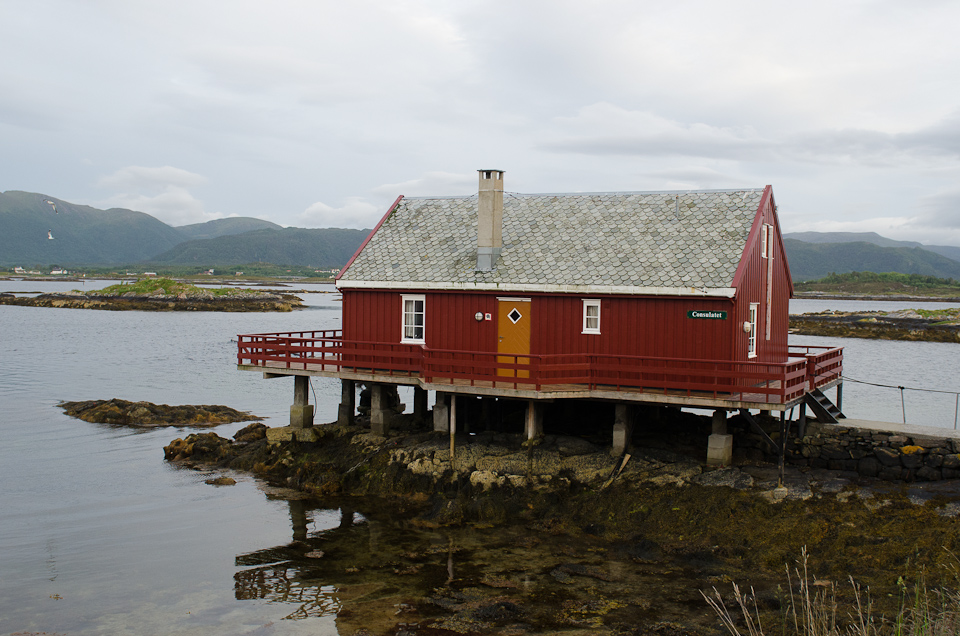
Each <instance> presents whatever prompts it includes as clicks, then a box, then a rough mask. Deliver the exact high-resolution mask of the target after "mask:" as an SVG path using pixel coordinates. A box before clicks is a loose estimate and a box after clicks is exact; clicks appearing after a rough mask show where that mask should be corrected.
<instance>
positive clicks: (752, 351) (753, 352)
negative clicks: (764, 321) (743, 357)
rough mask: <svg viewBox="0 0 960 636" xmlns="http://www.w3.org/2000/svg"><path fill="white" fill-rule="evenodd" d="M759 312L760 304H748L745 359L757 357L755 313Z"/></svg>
mask: <svg viewBox="0 0 960 636" xmlns="http://www.w3.org/2000/svg"><path fill="white" fill-rule="evenodd" d="M759 310H760V303H750V320H748V321H747V322H748V323H749V324H750V333H748V334H747V357H748V358H756V357H757V313H758V311H759Z"/></svg>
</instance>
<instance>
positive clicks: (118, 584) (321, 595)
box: [0, 281, 960, 635]
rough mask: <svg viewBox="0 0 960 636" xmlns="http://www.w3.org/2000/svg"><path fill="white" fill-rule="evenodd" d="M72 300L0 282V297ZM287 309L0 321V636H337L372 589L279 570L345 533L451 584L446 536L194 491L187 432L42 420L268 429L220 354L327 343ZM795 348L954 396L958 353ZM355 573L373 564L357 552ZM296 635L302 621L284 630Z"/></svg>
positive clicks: (249, 490)
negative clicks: (424, 558)
mask: <svg viewBox="0 0 960 636" xmlns="http://www.w3.org/2000/svg"><path fill="white" fill-rule="evenodd" d="M104 284H106V283H93V282H92V281H91V282H88V283H86V285H84V286H83V287H84V288H87V289H90V288H93V287H94V286H96V285H104ZM78 286H79V285H77V284H76V283H35V282H9V281H0V291H21V292H24V291H51V290H54V289H71V288H74V287H78ZM296 287H298V288H303V287H309V286H306V285H297V286H296ZM314 288H316V289H318V290H319V289H326V290H332V288H331V287H322V286H315V287H314ZM304 300H305V301H306V302H307V303H308V304H309V305H310V308H309V309H307V310H305V311H302V312H296V313H290V314H257V313H249V314H209V313H182V314H181V313H162V314H161V313H140V312H105V311H85V310H69V309H56V310H54V309H42V308H28V307H5V306H0V324H2V325H3V328H2V330H0V360H2V361H3V363H4V366H5V371H6V373H5V374H4V376H3V379H2V381H0V403H2V405H3V410H2V412H0V484H2V486H0V573H2V576H0V633H11V632H16V631H34V632H41V631H43V632H60V633H67V634H104V633H111V634H124V633H128V634H155V633H176V634H201V633H202V634H205V635H208V634H243V633H250V634H254V633H256V634H272V633H282V634H297V633H310V634H337V633H338V630H339V631H340V632H342V633H354V630H355V629H356V628H358V627H359V626H360V625H358V624H356V622H353V623H351V622H350V621H347V620H346V619H339V620H338V619H337V618H336V616H335V614H336V611H337V609H338V608H339V606H340V605H339V604H340V603H343V602H345V601H344V599H345V598H347V597H349V596H350V594H355V595H359V596H360V597H363V594H364V593H365V592H363V590H368V591H369V590H370V589H373V588H370V587H369V586H375V584H374V583H373V582H371V581H365V580H364V581H355V582H353V583H352V584H351V583H350V582H349V581H347V582H344V581H342V580H336V581H334V580H332V579H329V580H330V581H331V583H330V584H329V585H325V584H324V583H323V580H326V579H323V578H321V579H319V580H318V579H317V576H316V573H314V574H313V575H310V576H312V577H313V578H310V576H307V575H309V574H310V570H309V568H304V567H302V566H300V567H295V566H293V565H290V563H291V562H290V554H289V551H290V548H289V546H290V545H291V541H292V539H293V537H294V534H295V533H299V536H300V537H301V538H302V535H303V533H309V535H310V536H312V537H316V536H319V535H324V534H325V533H337V532H346V533H347V534H346V535H345V536H346V539H344V540H348V539H349V540H356V541H359V542H361V543H362V544H363V545H364V546H365V549H366V548H370V546H372V545H379V546H380V547H379V548H378V549H379V550H384V551H385V550H389V549H391V547H390V546H392V545H393V544H396V549H399V547H400V545H401V543H404V542H411V543H418V544H419V545H420V546H421V549H422V550H424V551H425V552H427V553H431V554H432V553H433V552H436V553H437V555H438V556H437V558H436V559H435V562H433V561H429V562H428V563H427V566H426V569H425V570H424V572H425V574H424V577H425V578H423V579H422V585H424V586H429V585H430V584H437V585H439V584H442V582H443V578H444V577H445V576H446V573H447V571H448V567H449V568H452V567H453V565H452V563H453V559H452V557H450V559H449V563H448V556H447V554H446V550H447V548H446V545H447V543H448V541H452V540H451V539H449V538H448V537H446V536H443V535H440V534H430V533H423V532H419V533H416V534H415V535H414V534H410V532H409V531H406V530H404V531H402V532H401V530H398V529H395V528H393V526H389V524H387V522H386V521H383V522H381V521H379V520H377V519H376V517H377V514H378V512H377V511H376V510H374V511H373V512H369V513H367V512H364V513H363V514H356V515H353V516H352V518H353V519H354V521H355V522H356V523H357V524H359V525H356V526H353V528H354V530H350V529H346V530H344V529H342V528H339V526H340V525H341V523H342V522H343V520H344V519H346V518H348V517H350V515H349V514H348V513H346V512H344V513H341V511H339V510H338V509H337V507H336V506H335V505H332V507H331V508H330V509H325V508H322V507H321V508H316V507H312V506H309V505H306V506H305V505H304V504H297V503H296V502H294V503H289V502H286V501H280V500H273V499H271V498H270V497H268V496H267V495H266V494H265V493H264V492H263V491H262V489H261V488H260V486H259V485H258V484H257V482H255V481H254V480H252V479H250V478H249V477H247V476H244V475H234V477H235V478H236V479H237V480H238V482H239V483H238V484H237V485H236V486H232V487H220V488H218V487H214V486H210V485H207V484H205V483H204V480H205V479H208V478H209V477H210V475H208V474H203V473H199V472H197V471H193V470H184V469H178V468H176V467H175V466H172V465H170V464H168V463H166V462H164V461H163V452H162V447H163V446H164V445H165V444H167V443H169V441H170V440H172V439H173V438H175V437H182V436H185V435H186V434H188V433H189V432H191V431H190V429H160V430H153V431H146V432H133V431H130V430H126V429H122V428H115V427H110V426H105V425H98V424H89V423H86V422H82V421H79V420H74V419H71V418H68V417H66V416H64V415H63V413H62V412H61V411H60V409H58V408H56V404H57V402H59V401H60V400H86V399H95V398H111V397H118V398H124V399H129V400H148V401H152V402H158V403H167V404H226V405H229V406H233V407H236V408H240V409H244V410H250V411H253V412H255V413H257V414H259V415H263V416H267V417H269V418H271V419H270V420H268V421H267V424H283V423H285V420H286V418H287V417H288V409H289V405H290V402H291V397H292V381H290V380H289V379H275V380H263V379H262V378H261V377H260V375H259V374H256V373H242V372H238V371H236V369H235V363H236V358H235V355H236V344H235V342H234V341H233V340H234V338H235V335H236V334H237V333H256V332H270V331H295V330H302V329H332V328H337V327H339V324H340V323H339V320H340V307H339V303H338V302H337V300H336V295H335V294H308V295H306V296H304ZM807 302H810V303H813V302H819V301H801V304H800V307H797V303H795V304H794V306H793V310H794V311H798V310H799V311H814V310H816V309H807V308H806V307H804V306H803V305H804V304H805V303H807ZM857 306H858V307H863V306H864V305H860V304H858V305H857ZM907 306H910V304H909V303H908V304H907ZM794 342H796V343H798V344H827V345H833V344H837V345H841V346H844V347H846V351H847V353H846V363H845V366H846V372H847V374H848V375H849V376H850V377H852V378H856V379H860V380H865V381H871V382H877V383H888V384H895V385H901V384H902V385H906V386H913V387H922V388H938V389H943V390H953V391H956V390H958V389H960V387H958V386H957V380H956V378H958V377H960V355H958V352H960V349H958V347H957V345H947V344H931V343H898V342H882V341H868V340H834V339H823V338H813V337H803V338H800V337H798V338H795V339H794ZM313 389H314V391H315V392H316V393H315V394H316V398H315V402H316V404H317V410H318V413H317V419H318V421H330V420H332V419H334V417H335V414H336V403H337V401H338V398H339V386H338V385H337V384H336V382H335V381H332V380H324V379H314V381H313ZM311 398H312V399H311V401H314V399H313V397H312V396H311ZM941 398H943V399H941ZM906 399H907V402H906V409H907V420H908V421H910V422H913V423H918V424H926V425H938V426H948V427H952V426H953V417H954V403H953V398H952V397H945V396H934V395H932V394H922V393H911V392H908V393H907V398H906ZM844 406H845V410H846V411H847V413H848V415H850V416H852V417H859V418H867V419H879V420H888V421H899V419H900V412H901V411H900V395H899V391H896V390H888V389H878V388H874V387H867V386H863V385H856V384H853V383H848V384H847V385H846V386H845V391H844ZM241 426H243V425H242V424H236V425H228V426H223V427H219V428H218V429H217V433H218V434H220V435H223V436H228V435H231V434H232V433H233V432H234V431H236V430H237V429H238V428H240V427H241ZM379 514H383V511H382V510H380V511H379ZM364 517H366V520H365V519H364ZM377 524H381V525H380V526H378V525H377ZM381 526H382V527H381ZM357 528H359V529H357ZM404 532H406V534H403V533H404ZM351 533H353V534H351ZM338 536H339V535H338ZM351 538H352V539H351ZM331 540H332V539H331ZM458 541H464V539H463V535H461V536H460V538H459V539H458ZM451 545H452V544H451ZM451 554H452V548H451ZM371 558H380V557H377V553H376V551H374V556H373V557H371ZM384 558H386V557H384ZM512 558H519V557H512ZM458 567H459V566H458ZM431 568H433V570H435V572H434V571H433V570H431ZM534 569H535V566H531V571H533V570H534ZM340 572H341V573H342V572H343V569H341V570H340ZM431 572H432V574H431ZM304 573H306V574H304ZM305 577H306V578H308V579H310V580H311V581H312V582H311V583H310V584H309V585H308V584H305V583H304V582H303V581H304V579H305ZM431 577H432V578H431ZM434 579H436V580H434ZM318 581H319V582H318ZM334 583H335V584H336V585H334ZM351 585H352V587H351ZM364 586H367V587H364ZM400 587H402V586H400ZM350 590H353V592H351V591H350ZM405 591H407V592H409V591H410V590H405ZM423 591H426V588H425V590H420V591H419V592H420V593H422V592H423ZM689 591H691V592H692V589H691V590H689ZM684 593H686V592H684V591H682V590H678V591H677V594H684ZM399 594H401V592H398V591H397V590H396V589H393V591H392V592H389V593H388V592H383V593H381V594H379V596H378V597H377V598H378V599H379V601H377V602H380V603H381V604H382V605H383V615H384V616H385V617H392V616H393V614H392V612H393V610H392V609H391V608H392V607H393V605H392V604H396V603H398V602H400V600H401V599H402V595H400V596H398V595H399ZM371 602H373V601H371ZM690 602H691V603H696V602H698V599H697V598H693V597H691V599H690ZM295 618H303V619H305V620H285V619H295ZM355 620H356V619H355Z"/></svg>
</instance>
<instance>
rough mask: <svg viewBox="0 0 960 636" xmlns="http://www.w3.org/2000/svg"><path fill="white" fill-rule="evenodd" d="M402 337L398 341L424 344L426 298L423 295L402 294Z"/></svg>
mask: <svg viewBox="0 0 960 636" xmlns="http://www.w3.org/2000/svg"><path fill="white" fill-rule="evenodd" d="M401 298H402V301H401V302H402V304H403V337H401V338H400V342H409V343H412V344H424V343H425V342H426V341H425V340H424V318H425V316H426V312H425V311H424V309H425V306H426V303H427V301H426V298H425V297H424V296H408V295H403V296H402V297H401Z"/></svg>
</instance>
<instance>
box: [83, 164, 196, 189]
mask: <svg viewBox="0 0 960 636" xmlns="http://www.w3.org/2000/svg"><path fill="white" fill-rule="evenodd" d="M206 182H207V180H206V178H205V177H203V176H202V175H199V174H196V173H195V172H190V171H188V170H182V169H180V168H174V167H173V166H161V167H159V168H148V167H145V166H127V167H125V168H120V169H119V170H117V171H116V172H114V173H113V174H111V175H108V176H106V177H103V178H102V179H100V181H99V182H97V185H99V186H100V187H104V188H125V189H140V188H166V187H168V186H179V187H183V188H189V187H193V186H199V185H203V184H204V183H206Z"/></svg>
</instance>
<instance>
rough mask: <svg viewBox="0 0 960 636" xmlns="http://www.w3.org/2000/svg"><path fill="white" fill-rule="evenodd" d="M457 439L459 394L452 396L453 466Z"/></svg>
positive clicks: (451, 455) (451, 461) (451, 450)
mask: <svg viewBox="0 0 960 636" xmlns="http://www.w3.org/2000/svg"><path fill="white" fill-rule="evenodd" d="M456 438H457V394H456V393H454V394H452V395H451V396H450V464H451V465H452V464H453V458H454V457H455V456H456V444H455V442H456Z"/></svg>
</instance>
